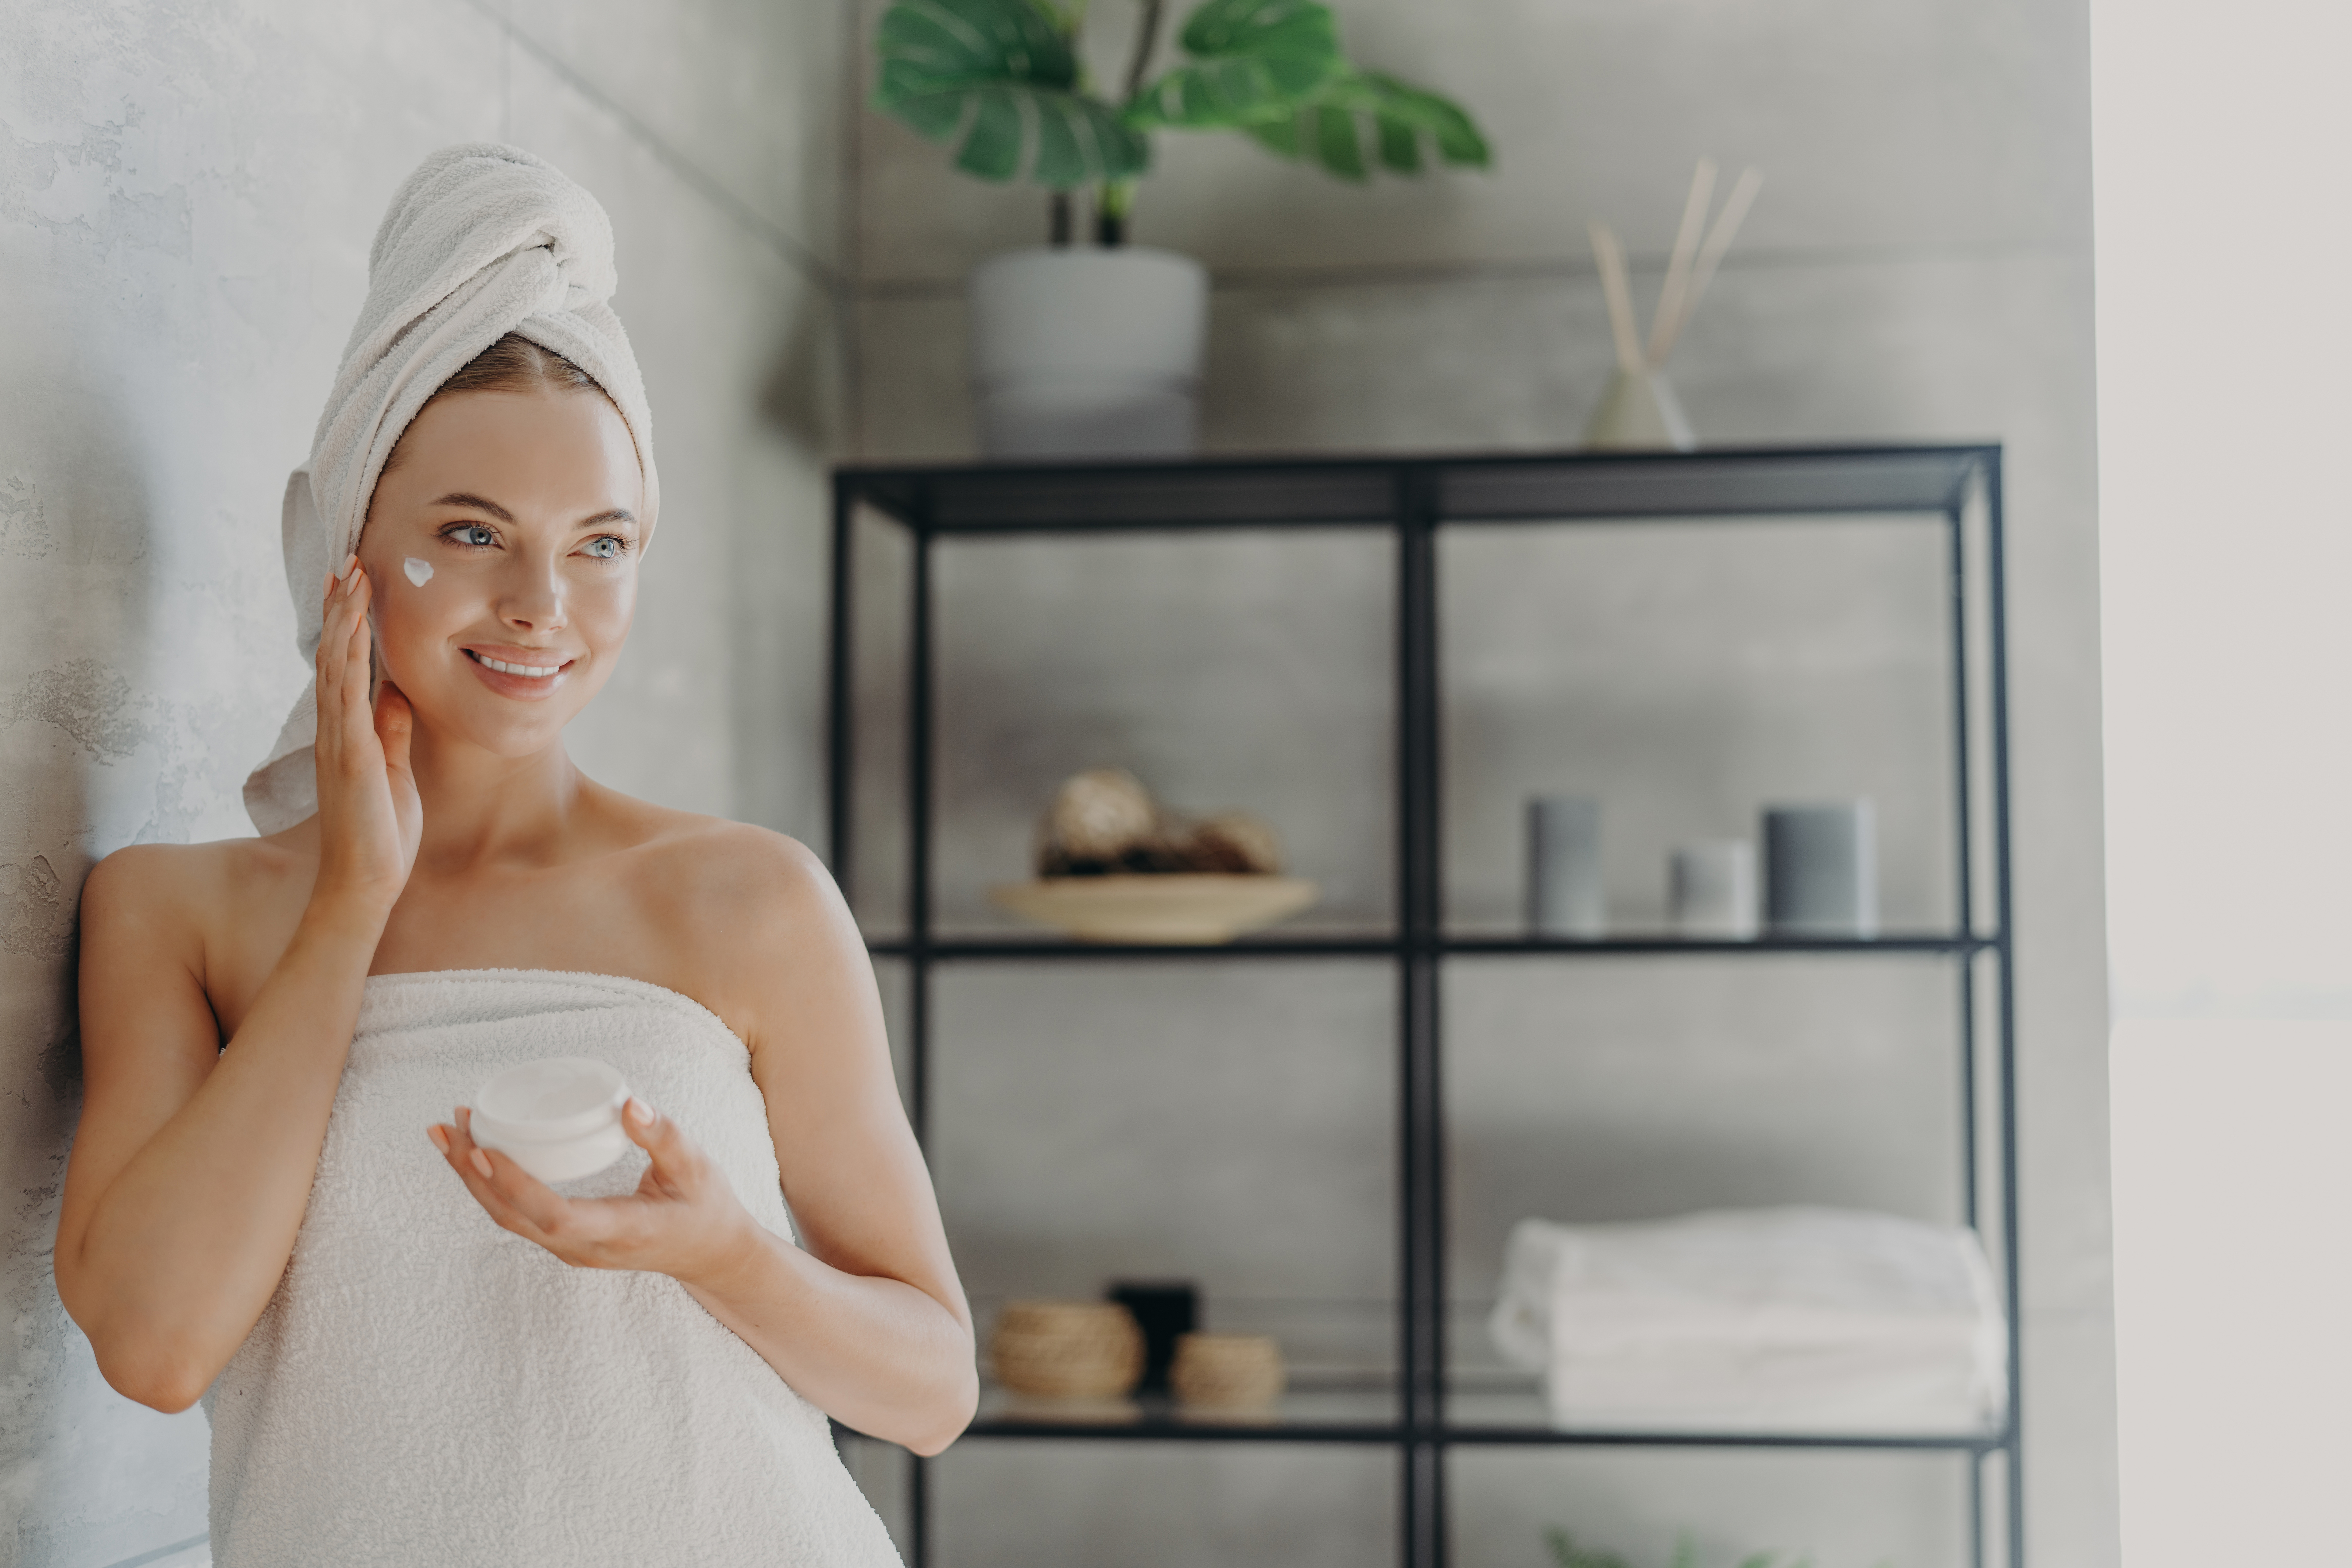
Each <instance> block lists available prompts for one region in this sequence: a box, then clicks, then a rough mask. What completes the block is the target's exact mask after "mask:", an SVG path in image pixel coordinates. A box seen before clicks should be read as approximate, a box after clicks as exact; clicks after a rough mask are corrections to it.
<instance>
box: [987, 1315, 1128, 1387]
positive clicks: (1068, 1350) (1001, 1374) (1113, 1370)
mask: <svg viewBox="0 0 2352 1568" xmlns="http://www.w3.org/2000/svg"><path fill="white" fill-rule="evenodd" d="M988 1357H989V1361H990V1362H991V1363H992V1368H993V1370H994V1372H995V1374H996V1381H997V1382H998V1383H1001V1384H1003V1385H1004V1386H1005V1387H1007V1388H1009V1389H1011V1390H1012V1391H1013V1393H1015V1394H1035V1395H1037V1396H1039V1397H1041V1398H1046V1399H1111V1398H1116V1397H1117V1396H1118V1395H1119V1394H1125V1393H1126V1392H1128V1390H1129V1389H1131V1388H1133V1387H1134V1386H1135V1382H1136V1379H1138V1378H1139V1377H1141V1376H1142V1375H1143V1331H1142V1330H1140V1329H1139V1328H1137V1327H1136V1326H1135V1318H1134V1316H1133V1315H1132V1314H1131V1313H1129V1311H1128V1310H1127V1309H1126V1308H1125V1307H1122V1306H1120V1305H1118V1303H1117V1302H1115V1301H1013V1302H1008V1303H1007V1304H1006V1306H1005V1308H1004V1310H1003V1311H1002V1312H1000V1313H999V1314H997V1319H996V1332H995V1334H994V1336H993V1337H992V1338H991V1339H990V1341H989V1345H988Z"/></svg>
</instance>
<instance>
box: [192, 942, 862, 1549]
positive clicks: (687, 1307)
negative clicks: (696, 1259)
mask: <svg viewBox="0 0 2352 1568" xmlns="http://www.w3.org/2000/svg"><path fill="white" fill-rule="evenodd" d="M551 1056H588V1057H597V1058H602V1059H604V1060H605V1061H608V1062H610V1063H612V1064H613V1065H614V1067H616V1068H619V1069H620V1070H621V1073H622V1075H623V1076H624V1077H625V1079H627V1080H628V1083H629V1085H630V1087H631V1089H634V1090H635V1091H636V1092H637V1093H639V1094H641V1095H642V1096H643V1097H644V1098H645V1099H646V1100H647V1101H648V1102H649V1103H651V1104H652V1105H654V1106H655V1107H656V1108H657V1109H659V1110H663V1111H664V1112H666V1113H667V1114H669V1115H672V1116H675V1117H676V1118H677V1121H678V1123H679V1125H680V1126H681V1127H682V1128H684V1129H685V1131H687V1132H688V1134H689V1135H690V1136H692V1137H693V1138H694V1139H695V1141H696V1142H698V1143H699V1144H700V1145H701V1146H702V1147H703V1148H704V1149H706V1150H708V1151H709V1153H710V1155H711V1157H712V1158H713V1159H714V1160H716V1161H717V1162H718V1163H719V1165H720V1167H721V1168H723V1169H724V1170H725V1171H726V1173H727V1175H728V1178H729V1180H730V1181H731V1182H732V1183H733V1184H734V1186H735V1190H736V1192H737V1194H739V1195H740V1197H741V1198H742V1200H743V1202H744V1203H745V1204H746V1205H748V1206H749V1207H750V1209H751V1213H752V1214H753V1215H756V1216H757V1217H758V1219H759V1220H760V1222H761V1224H763V1225H765V1226H768V1227H769V1228H770V1229H772V1230H773V1231H775V1232H777V1233H778V1234H779V1235H784V1236H789V1235H790V1234H791V1229H790V1222H789V1221H788V1220H787V1219H786V1217H785V1214H784V1205H783V1198H782V1192H781V1190H780V1187H779V1184H778V1181H777V1174H776V1158H775V1151H774V1147H773V1145H772V1142H770V1137H769V1131H768V1124H767V1112H766V1104H765V1101H764V1100H762V1099H761V1094H760V1089H759V1087H758V1086H757V1085H756V1084H755V1083H754V1082H753V1081H752V1079H751V1070H750V1067H749V1062H748V1055H747V1053H746V1052H745V1050H744V1047H743V1045H742V1042H741V1041H740V1040H739V1039H737V1038H736V1037H735V1036H734V1035H733V1034H732V1033H730V1031H729V1030H728V1028H727V1026H726V1025H724V1024H722V1023H721V1022H719V1019H718V1018H717V1017H716V1016H713V1015H711V1014H710V1013H709V1012H707V1011H705V1010H704V1009H703V1008H701V1007H700V1006H698V1005H696V1004H695V1003H694V1002H692V1001H690V1000H688V998H686V997H684V996H681V995H679V994H677V993H675V992H671V991H666V990H663V989H662V988H661V987H659V986H657V985H649V984H645V983H644V982H642V981H635V980H621V979H612V978H607V977H604V976H600V975H590V974H570V973H543V972H539V971H524V970H468V971H457V972H450V973H432V974H397V975H380V976H377V977H375V978H373V979H371V980H370V981H369V982H368V983H367V992H366V996H365V999H364V1000H363V1001H362V1004H361V1007H360V1017H359V1027H358V1029H357V1031H356V1033H355V1035H354V1037H353V1039H352V1051H351V1058H350V1061H349V1064H348V1065H347V1066H346V1067H345V1068H344V1069H343V1078H342V1083H341V1087H340V1088H339V1089H337V1090H336V1094H335V1108H334V1114H333V1118H332V1120H331V1121H330V1122H329V1123H328V1127H327V1142H326V1147H325V1149H324V1151H323V1152H321V1153H320V1159H319V1173H318V1178H317V1181H316V1183H315V1184H313V1186H312V1187H311V1190H310V1208H309V1210H308V1211H307V1212H306V1213H305V1214H304V1215H303V1218H302V1228H301V1232H300V1234H299V1237H297V1238H296V1241H295V1244H294V1255H293V1258H292V1260H291V1262H290V1263H289V1265H288V1267H287V1270H286V1278H285V1279H284V1281H283V1282H282V1283H281V1284H280V1285H279V1286H278V1292H277V1294H276V1295H275V1296H274V1297H272V1298H271V1300H270V1302H269V1305H268V1308H267V1309H266V1310H264V1311H263V1313H262V1315H261V1321H259V1322H258V1323H257V1324H256V1325H255V1326H254V1330H253V1332H252V1334H251V1335H250V1336H248V1337H247V1340H246V1342H245V1344H244V1345H243V1347H242V1348H240V1349H239V1350H238V1352H237V1353H236V1358H235V1359H234V1360H232V1361H231V1362H230V1363H229V1364H228V1367H227V1369H226V1371H224V1372H223V1373H221V1375H220V1378H219V1379H218V1381H216V1382H215V1384H213V1387H212V1390H211V1392H210V1393H209V1394H207V1395H206V1396H205V1405H206V1408H207V1410H208V1411H209V1413H210V1415H211V1416H212V1423H213V1469H212V1546H213V1554H214V1555H213V1560H214V1562H215V1564H217V1565H218V1568H281V1565H282V1568H326V1565H328V1564H332V1565H333V1568H371V1565H373V1564H383V1565H384V1568H394V1565H395V1564H396V1565H398V1568H416V1565H418V1564H423V1563H431V1564H433V1565H434V1568H533V1565H544V1568H598V1565H603V1564H610V1565H611V1568H646V1565H648V1564H652V1565H660V1564H670V1563H675V1564H679V1565H681V1568H683V1565H685V1564H694V1565H696V1568H706V1565H707V1568H736V1565H740V1568H753V1565H757V1568H780V1565H793V1568H803V1565H805V1568H814V1565H817V1564H824V1565H825V1568H897V1565H898V1555H897V1553H896V1552H894V1551H893V1550H892V1548H891V1545H890V1541H889V1537H888V1536H887V1533H885V1531H884V1530H883V1527H882V1523H881V1521H880V1520H878V1519H877V1518H876V1517H875V1513H874V1510H872V1509H871V1508H870V1507H868V1506H867V1505H866V1500H865V1499H864V1498H863V1497H862V1496H861V1495H860V1494H859V1492H858V1490H857V1488H856V1483H854V1482H853V1481H852V1480H851V1479H850V1478H849V1474H848V1472H847V1471H846V1470H845V1469H843V1468H842V1465H841V1461H840V1459H839V1458H838V1457H837V1456H836V1455H835V1451H834V1447H833V1442H832V1438H831V1436H830V1435H829V1432H828V1429H827V1426H826V1424H825V1418H824V1415H823V1414H822V1413H821V1412H819V1411H818V1410H817V1409H816V1408H815V1407H814V1406H813V1405H810V1404H808V1403H807V1402H806V1401H805V1400H803V1399H802V1398H801V1397H800V1396H799V1395H798V1394H795V1393H793V1390H792V1389H791V1388H790V1387H788V1386H786V1384H784V1382H783V1380H782V1378H780V1377H778V1376H777V1375H776V1373H775V1370H774V1369H773V1368H772V1367H770V1366H769V1365H768V1364H767V1363H765V1362H763V1361H761V1359H760V1357H759V1355H758V1354H757V1353H756V1352H754V1351H752V1349H751V1347H750V1346H749V1345H747V1344H745V1343H744V1342H742V1341H741V1340H740V1339H738V1338H736V1336H735V1335H734V1333H733V1332H731V1331H730V1330H728V1329H727V1328H725V1327H724V1326H722V1325H721V1324H720V1323H719V1321H718V1320H716V1319H714V1318H712V1317H711V1316H710V1314H709V1312H707V1311H705V1310H703V1308H702V1306H701V1305H700V1304H699V1303H698V1302H697V1301H696V1300H694V1299H693V1298H692V1297H691V1296H689V1295H688V1294H687V1292H686V1289H685V1288H684V1287H682V1286H680V1285H679V1284H678V1283H677V1281H676V1280H674V1279H669V1278H668V1277H667V1276H665V1275H656V1274H639V1273H614V1272H607V1271H604V1270H597V1269H575V1268H569V1267H567V1266H566V1265H564V1264H562V1263H560V1262H558V1261H557V1260H556V1259H555V1258H553V1257H552V1256H551V1255H550V1254H549V1253H548V1252H546V1251H545V1250H544V1249H542V1248H541V1247H537V1246H535V1245H534V1244H532V1243H530V1242H529V1241H525V1240H524V1239H523V1238H522V1237H519V1236H512V1235H509V1234H508V1233H507V1232H506V1231H503V1230H500V1229H499V1227H498V1226H496V1225H494V1224H492V1223H491V1221H490V1218H489V1216H488V1215H486V1214H484V1213H483V1212H482V1209H481V1206H480V1205H478V1204H477V1203H475V1201H474V1200H473V1198H472V1197H471V1196H470V1195H469V1194H467V1191H466V1189H465V1186H464V1185H463V1184H461V1183H460V1182H459V1181H458V1180H457V1176H456V1175H455V1174H453V1173H451V1172H450V1170H449V1168H448V1166H447V1164H446V1163H445V1162H444V1161H443V1160H442V1158H441V1156H440V1155H439V1154H438V1153H436V1152H435V1151H434V1148H433V1145H432V1144H430V1143H429V1142H426V1141H425V1128H426V1126H427V1125H429V1124H430V1123H432V1122H434V1121H446V1120H447V1118H448V1116H449V1112H450V1108H451V1107H452V1106H454V1105H457V1104H460V1103H467V1102H470V1101H471V1100H472V1099H473V1097H474V1091H475V1089H477V1087H478V1086H479V1085H480V1083H481V1082H482V1080H483V1079H487V1078H488V1077H489V1075H490V1074H491V1073H493V1072H495V1071H497V1070H498V1069H499V1068H503V1067H507V1066H509V1065H511V1064H513V1063H516V1062H521V1061H530V1060H532V1059H535V1058H541V1057H551ZM645 1166H646V1160H645V1156H644V1155H643V1154H642V1153H640V1152H637V1151H636V1150H635V1149H632V1150H631V1151H630V1152H629V1154H628V1156H627V1157H626V1158H625V1159H624V1160H623V1161H622V1162H621V1163H619V1164H617V1165H615V1166H613V1167H612V1168H610V1169H608V1170H606V1171H604V1172H602V1173H598V1174H596V1175H593V1176H587V1177H583V1178H582V1179H581V1180H579V1181H577V1182H570V1183H565V1184H563V1185H562V1188H561V1189H560V1190H562V1191H563V1192H566V1193H570V1194H575V1195H591V1194H610V1193H621V1192H627V1191H629V1190H631V1189H633V1188H634V1187H635V1185H636V1183H637V1179H638V1177H639V1176H640V1175H641V1174H643V1173H644V1171H645Z"/></svg>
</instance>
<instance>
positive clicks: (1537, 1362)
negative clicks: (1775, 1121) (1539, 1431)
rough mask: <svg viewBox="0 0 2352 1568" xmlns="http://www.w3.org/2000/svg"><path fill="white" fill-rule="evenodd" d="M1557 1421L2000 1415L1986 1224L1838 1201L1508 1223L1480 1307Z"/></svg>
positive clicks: (1754, 1424) (1849, 1422)
mask: <svg viewBox="0 0 2352 1568" xmlns="http://www.w3.org/2000/svg"><path fill="white" fill-rule="evenodd" d="M1488 1327H1489V1331H1490V1332H1491V1333H1492V1335H1493V1337H1494V1341H1495V1345H1496V1349H1498V1350H1499V1351H1501V1352H1502V1353H1503V1354H1504V1356H1505V1357H1506V1358H1507V1359H1508V1360H1511V1361H1513V1362H1516V1363H1518V1364H1519V1365H1521V1366H1524V1367H1527V1368H1528V1369H1529V1370H1531V1371H1540V1372H1542V1373H1543V1374H1544V1383H1545V1392H1546V1394H1547V1395H1548V1396H1549V1402H1550V1405H1551V1414H1552V1418H1553V1420H1554V1421H1555V1422H1556V1423H1557V1424H1559V1426H1570V1427H1582V1428H1585V1429H1588V1430H1591V1429H1614V1430H1630V1429H1641V1430H1658V1429H1673V1430H1684V1431H1722V1432H1756V1431H1779V1432H1838V1433H1884V1432H1915V1433H1949V1432H1974V1431H1979V1430H1981V1429H1984V1428H1985V1427H1988V1426H1993V1425H1996V1424H1997V1423H1998V1422H1999V1421H2000V1415H2001V1411H2002V1409H2003V1407H2004V1405H2005V1404H2006V1390H2007V1387H2008V1381H2007V1355H2008V1339H2007V1334H2006V1331H2005V1329H2004V1327H2003V1323H2002V1319H2001V1310H2000V1303H1999V1300H1998V1299H1997V1298H1996V1296H1995V1294H1994V1291H1993V1283H1992V1273H1991V1270H1990V1268H1988V1267H1987V1265H1986V1262H1985V1258H1984V1249H1983V1247H1982V1246H1981V1244H1980V1243H1979V1241H1978V1239H1977V1237H1976V1235H1975V1233H1974V1232H1972V1231H1967V1230H1956V1229H1950V1228H1948V1227H1945V1226H1932V1225H1923V1224H1921V1223H1919V1222H1918V1221H1916V1220H1907V1219H1898V1218H1896V1217H1895V1216H1894V1215H1881V1214H1863V1213H1854V1212H1850V1211H1845V1210H1839V1209H1821V1208H1781V1209H1758V1210H1748V1211H1741V1210H1731V1211H1724V1212H1718V1213H1711V1214H1696V1215H1685V1216H1684V1217H1682V1218H1680V1219H1673V1220H1666V1221H1664V1222H1662V1223H1658V1224H1651V1225H1589V1226H1566V1225H1551V1224H1549V1223H1547V1222H1545V1221H1543V1220H1534V1219H1530V1220H1522V1221H1520V1222H1519V1224H1518V1225H1517V1226H1513V1227H1512V1230H1511V1238H1510V1243H1509V1246H1508V1248H1507V1254H1506V1262H1505V1265H1504V1276H1503V1288H1502V1298H1501V1300H1499V1301H1497V1302H1496V1306H1495V1314H1494V1318H1493V1320H1492V1321H1491V1322H1490V1323H1489V1325H1488Z"/></svg>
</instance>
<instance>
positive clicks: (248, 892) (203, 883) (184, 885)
mask: <svg viewBox="0 0 2352 1568" xmlns="http://www.w3.org/2000/svg"><path fill="white" fill-rule="evenodd" d="M316 859H317V857H316V855H315V853H313V852H311V851H310V847H309V846H308V844H307V842H306V838H305V836H304V834H303V833H302V831H301V830H300V829H297V830H294V831H292V832H289V833H282V834H278V835H275V836H273V837H268V838H224V839H218V840H215V841H214V842H212V843H207V844H131V845H126V846H124V847H122V848H120V849H117V850H116V851H114V853H112V854H111V855H109V856H107V857H106V858H104V859H103V860H100V862H99V863H98V865H97V867H96V868H94V869H93V870H92V871H91V872H90V874H89V881H87V882H86V883H84V884H83V887H82V910H83V918H84V919H85V920H89V919H93V918H95V919H100V920H108V919H117V920H130V921H135V922H137V923H140V924H142V925H145V924H150V923H151V922H164V923H168V924H184V925H186V926H188V927H189V928H190V929H191V931H195V930H199V929H201V927H203V926H205V925H206V924H209V923H211V921H213V920H214V919H215V918H226V919H228V920H231V921H234V920H237V919H239V918H242V917H247V916H251V915H254V914H257V913H258V912H259V909H258V906H263V905H268V904H271V903H275V902H277V901H278V900H280V899H282V897H283V895H284V892H285V890H286V889H288V888H289V887H290V886H293V885H295V884H297V883H298V882H299V883H302V884H307V883H308V881H309V879H310V874H311V870H312V868H313V867H314V866H315V863H316Z"/></svg>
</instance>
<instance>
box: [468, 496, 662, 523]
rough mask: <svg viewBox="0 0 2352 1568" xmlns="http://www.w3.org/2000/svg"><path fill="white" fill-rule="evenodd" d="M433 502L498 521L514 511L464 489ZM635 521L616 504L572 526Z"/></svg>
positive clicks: (509, 518)
mask: <svg viewBox="0 0 2352 1568" xmlns="http://www.w3.org/2000/svg"><path fill="white" fill-rule="evenodd" d="M433 504H434V505H435V506H467V507H472V508H473V509H474V510H477V511H486V512H488V513H489V514H490V515H491V516H492V517H495V518H497V519H498V520H499V521H500V522H512V521H514V513H512V512H510V511H509V510H507V509H506V508H504V507H502V506H500V505H499V503H498V502H496V501H494V500H490V499H489V498H488V497H487V496H478V495H473V494H470V493H468V492H467V491H464V490H457V491H453V492H451V493H450V494H448V495H446V496H443V497H442V498H441V499H440V500H436V501H435V502H434V503H433ZM635 521H637V514H636V513H635V512H633V511H631V510H629V509H628V508H626V507H623V506H616V507H612V508H610V509H608V510H604V511H600V512H598V513H596V514H595V515H594V516H593V517H583V518H582V519H581V520H580V521H579V522H578V523H577V524H575V525H574V526H576V527H580V528H594V527H597V526H599V525H600V524H603V523H607V522H626V523H635Z"/></svg>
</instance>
